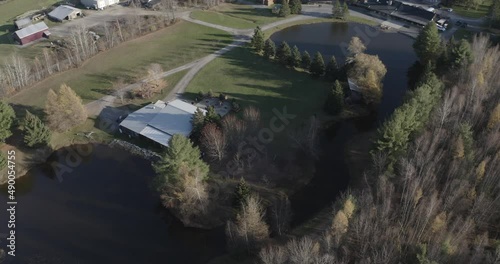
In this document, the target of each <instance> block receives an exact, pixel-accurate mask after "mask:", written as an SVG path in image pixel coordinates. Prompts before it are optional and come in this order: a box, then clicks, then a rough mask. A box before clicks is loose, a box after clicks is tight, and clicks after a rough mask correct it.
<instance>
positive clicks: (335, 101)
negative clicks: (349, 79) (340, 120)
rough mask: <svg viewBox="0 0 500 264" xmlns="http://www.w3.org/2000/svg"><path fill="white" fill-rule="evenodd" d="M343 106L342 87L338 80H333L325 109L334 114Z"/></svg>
mask: <svg viewBox="0 0 500 264" xmlns="http://www.w3.org/2000/svg"><path fill="white" fill-rule="evenodd" d="M343 108H344V88H342V85H341V84H340V82H339V80H335V82H334V84H333V87H332V89H331V91H330V94H329V95H328V99H327V101H326V105H325V109H326V111H327V112H328V113H329V114H331V115H336V114H338V113H340V112H341V111H342V109H343Z"/></svg>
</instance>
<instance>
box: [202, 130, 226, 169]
mask: <svg viewBox="0 0 500 264" xmlns="http://www.w3.org/2000/svg"><path fill="white" fill-rule="evenodd" d="M200 142H201V144H202V145H203V149H204V150H205V153H206V154H207V156H208V157H210V158H211V159H212V160H215V161H219V162H220V161H222V160H223V159H224V157H225V156H226V149H227V140H226V136H225V135H224V133H223V132H222V130H221V129H220V128H218V127H217V125H216V124H214V123H209V124H207V125H206V126H205V127H204V128H203V129H202V130H201V138H200Z"/></svg>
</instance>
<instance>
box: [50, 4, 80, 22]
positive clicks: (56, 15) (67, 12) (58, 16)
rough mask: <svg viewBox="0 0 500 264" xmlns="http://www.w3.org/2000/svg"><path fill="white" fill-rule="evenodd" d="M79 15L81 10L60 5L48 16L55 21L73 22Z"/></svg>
mask: <svg viewBox="0 0 500 264" xmlns="http://www.w3.org/2000/svg"><path fill="white" fill-rule="evenodd" d="M81 15H82V10H80V9H78V8H75V7H72V6H67V5H60V6H58V7H56V8H55V9H54V10H52V11H51V12H50V13H49V14H48V16H49V18H51V19H53V20H55V21H63V20H73V19H75V18H77V17H79V16H81Z"/></svg>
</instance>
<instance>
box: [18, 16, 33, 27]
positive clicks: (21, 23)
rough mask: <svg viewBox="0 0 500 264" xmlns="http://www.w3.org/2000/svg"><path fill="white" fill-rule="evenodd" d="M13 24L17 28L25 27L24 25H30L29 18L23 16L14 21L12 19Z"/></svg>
mask: <svg viewBox="0 0 500 264" xmlns="http://www.w3.org/2000/svg"><path fill="white" fill-rule="evenodd" d="M14 24H16V27H17V28H18V29H22V28H25V27H26V26H28V25H31V18H29V17H25V18H22V19H18V20H16V21H14Z"/></svg>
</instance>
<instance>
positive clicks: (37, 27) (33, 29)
mask: <svg viewBox="0 0 500 264" xmlns="http://www.w3.org/2000/svg"><path fill="white" fill-rule="evenodd" d="M48 29H49V27H47V25H46V24H45V22H39V23H36V24H34V25H30V26H27V27H25V28H23V29H20V30H18V31H16V32H15V33H14V34H16V35H17V36H18V37H19V38H20V39H22V38H25V37H27V36H29V35H33V34H35V33H38V32H42V31H46V30H48Z"/></svg>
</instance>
